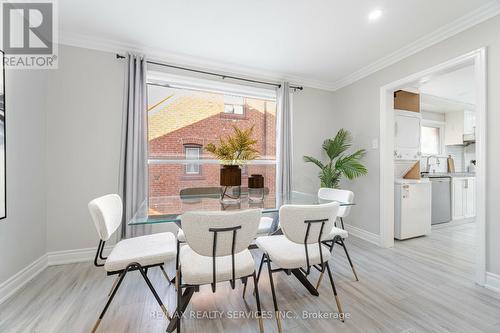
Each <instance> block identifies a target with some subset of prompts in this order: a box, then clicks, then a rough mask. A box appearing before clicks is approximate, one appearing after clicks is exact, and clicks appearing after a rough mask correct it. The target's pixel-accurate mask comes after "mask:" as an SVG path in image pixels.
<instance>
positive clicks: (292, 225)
mask: <svg viewBox="0 0 500 333" xmlns="http://www.w3.org/2000/svg"><path fill="white" fill-rule="evenodd" d="M338 210H339V203H338V202H329V203H326V204H321V205H283V206H281V208H280V216H279V220H280V226H281V229H282V230H283V234H284V235H285V236H286V237H287V238H288V239H289V240H291V241H292V242H295V243H299V244H305V243H306V238H307V244H314V243H318V240H319V236H320V234H321V240H326V239H327V238H328V234H329V233H330V231H331V230H332V228H333V224H334V222H335V219H336V218H337V212H338ZM306 235H307V237H306Z"/></svg>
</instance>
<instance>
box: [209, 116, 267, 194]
mask: <svg viewBox="0 0 500 333" xmlns="http://www.w3.org/2000/svg"><path fill="white" fill-rule="evenodd" d="M233 129H234V134H233V135H230V136H228V137H226V138H225V139H224V138H221V139H220V142H219V145H218V146H216V145H214V144H213V143H209V144H207V146H206V147H205V150H206V151H208V152H209V153H211V154H213V155H214V156H215V157H216V158H217V159H218V160H219V161H220V163H221V165H222V166H221V169H220V186H221V198H220V199H221V202H223V203H225V204H230V203H237V202H239V201H240V196H241V168H240V166H241V165H244V164H246V163H247V162H248V161H251V160H254V159H256V158H257V157H259V152H258V151H257V149H255V148H254V145H255V144H256V143H257V140H255V139H254V138H253V137H252V134H253V126H252V127H250V128H247V129H240V128H238V127H236V126H233Z"/></svg>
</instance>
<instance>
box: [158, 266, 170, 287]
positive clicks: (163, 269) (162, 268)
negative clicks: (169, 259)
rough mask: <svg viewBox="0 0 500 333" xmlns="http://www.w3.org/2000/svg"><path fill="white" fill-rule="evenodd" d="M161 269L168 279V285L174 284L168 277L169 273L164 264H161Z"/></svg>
mask: <svg viewBox="0 0 500 333" xmlns="http://www.w3.org/2000/svg"><path fill="white" fill-rule="evenodd" d="M160 269H161V271H162V273H163V276H164V277H165V279H167V281H168V285H171V284H172V280H171V279H170V278H169V277H168V274H167V272H166V271H165V268H164V267H163V265H161V266H160Z"/></svg>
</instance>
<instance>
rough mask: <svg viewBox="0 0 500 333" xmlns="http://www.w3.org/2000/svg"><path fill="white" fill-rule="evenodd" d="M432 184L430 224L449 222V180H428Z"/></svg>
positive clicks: (445, 178) (443, 178)
mask: <svg viewBox="0 0 500 333" xmlns="http://www.w3.org/2000/svg"><path fill="white" fill-rule="evenodd" d="M430 180H431V183H432V208H431V212H432V213H431V223H432V224H440V223H446V222H450V221H451V178H449V177H442V178H438V177H436V178H434V177H433V178H430Z"/></svg>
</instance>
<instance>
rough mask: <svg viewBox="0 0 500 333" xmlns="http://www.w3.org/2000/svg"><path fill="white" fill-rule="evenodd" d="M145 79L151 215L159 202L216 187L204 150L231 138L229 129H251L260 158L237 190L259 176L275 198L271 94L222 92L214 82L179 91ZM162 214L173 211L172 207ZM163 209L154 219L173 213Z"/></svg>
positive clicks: (213, 165) (187, 84)
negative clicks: (193, 190) (192, 190)
mask: <svg viewBox="0 0 500 333" xmlns="http://www.w3.org/2000/svg"><path fill="white" fill-rule="evenodd" d="M148 75H150V76H149V77H148V86H147V89H148V91H147V93H148V96H147V97H148V145H149V146H148V153H149V156H148V164H149V165H148V167H149V204H150V207H151V213H152V214H154V212H155V211H157V207H158V204H160V203H162V202H164V200H163V201H162V197H166V196H178V195H179V194H180V191H181V190H184V189H187V188H193V187H201V188H214V187H219V186H220V180H219V177H220V164H219V161H217V160H216V159H215V158H214V157H213V156H212V155H211V154H210V153H208V152H207V151H205V150H204V148H203V147H205V146H206V145H207V144H208V143H218V142H219V140H220V138H223V137H226V136H228V135H231V134H233V132H234V129H233V126H237V127H239V128H242V129H245V128H249V127H251V126H253V127H254V131H253V136H254V138H255V139H256V140H257V144H256V145H255V147H256V148H257V150H258V151H259V158H258V159H257V160H254V161H251V162H250V163H249V164H248V165H246V166H245V167H244V168H243V170H242V186H247V180H246V178H247V177H248V176H249V175H251V174H262V175H263V176H264V182H265V187H267V188H268V189H269V191H270V192H271V193H273V192H274V190H275V188H276V185H275V182H276V174H275V173H276V97H275V92H274V90H268V89H257V90H255V88H253V87H244V86H239V85H238V86H235V87H234V86H229V87H227V86H221V84H219V83H218V82H217V83H214V82H213V81H210V82H208V83H206V84H205V83H204V85H203V86H202V87H200V86H199V85H197V82H196V81H193V82H191V81H190V79H189V80H188V79H186V78H184V81H183V82H182V85H181V84H178V85H176V84H175V83H174V82H173V81H170V80H171V79H170V77H165V78H164V77H163V76H162V77H157V76H153V75H152V74H151V73H148ZM158 75H160V74H158ZM162 75H165V74H163V73H162ZM162 80H163V81H162ZM175 82H177V81H175ZM212 84H213V86H212ZM224 84H226V85H227V83H224ZM242 87H243V88H242ZM247 89H248V90H247ZM263 91H264V92H263ZM195 161H196V162H195ZM159 206H161V205H159ZM167 208H168V209H172V210H175V207H167ZM167 208H162V211H158V214H160V213H162V214H168V213H175V212H170V211H165V210H166V209H167Z"/></svg>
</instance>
